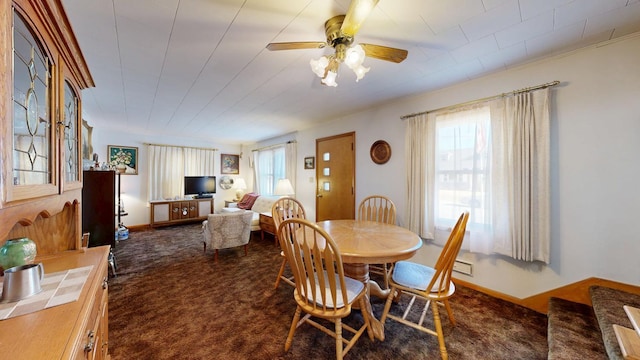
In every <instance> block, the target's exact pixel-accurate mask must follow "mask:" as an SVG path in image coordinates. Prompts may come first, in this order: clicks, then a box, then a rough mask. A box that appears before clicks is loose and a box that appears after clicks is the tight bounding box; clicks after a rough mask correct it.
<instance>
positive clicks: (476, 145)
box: [434, 105, 491, 244]
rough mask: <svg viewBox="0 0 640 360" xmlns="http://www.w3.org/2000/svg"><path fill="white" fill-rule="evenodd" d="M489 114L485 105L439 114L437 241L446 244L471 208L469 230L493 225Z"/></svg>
mask: <svg viewBox="0 0 640 360" xmlns="http://www.w3.org/2000/svg"><path fill="white" fill-rule="evenodd" d="M490 117H491V115H490V109H489V106H486V105H485V106H479V107H475V108H471V109H465V110H462V111H457V112H453V113H445V114H441V115H437V116H436V123H435V154H434V155H435V156H434V159H435V162H434V166H435V168H434V169H435V182H434V205H435V208H434V222H435V234H434V238H435V240H436V242H438V243H442V244H444V242H445V241H446V240H447V237H448V236H449V229H450V228H451V226H453V224H455V222H456V220H457V219H458V217H459V216H460V214H461V213H462V212H463V211H469V222H468V223H467V228H468V229H470V230H472V229H475V230H476V231H483V230H485V229H490V228H491V221H490V218H489V215H490V214H491V198H490V196H489V194H490V191H489V189H490V184H489V183H488V182H489V180H490V178H491V177H490V175H489V170H490V169H489V166H490V164H491V159H490V152H489V146H487V145H488V143H490V139H489V138H488V136H487V134H490Z"/></svg>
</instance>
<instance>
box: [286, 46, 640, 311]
mask: <svg viewBox="0 0 640 360" xmlns="http://www.w3.org/2000/svg"><path fill="white" fill-rule="evenodd" d="M639 56H640V34H635V36H631V37H627V38H625V39H624V40H620V41H614V42H610V43H606V44H601V45H600V46H594V47H590V48H586V49H582V50H579V51H575V52H572V53H570V54H568V55H564V56H560V57H555V58H552V59H546V60H543V61H539V62H536V63H532V64H528V65H526V66H522V67H518V68H514V69H510V70H506V71H502V72H500V73H496V74H493V75H490V76H486V77H483V78H479V79H475V80H472V81H468V82H466V83H464V84H460V85H457V86H454V87H450V88H447V89H444V90H441V91H437V92H431V93H426V94H421V95H418V96H414V97H412V98H405V99H402V100H400V101H397V102H394V103H390V104H384V105H382V106H381V107H379V108H375V109H369V110H367V111H363V112H360V113H357V114H353V115H351V116H349V117H345V118H340V119H335V121H333V122H331V123H329V124H327V125H323V126H320V127H317V128H314V129H310V130H305V131H300V132H299V134H298V143H299V150H298V153H299V160H300V163H301V164H302V159H303V158H304V156H309V155H313V154H314V151H315V139H316V138H320V137H324V136H330V135H335V134H339V133H343V132H348V131H355V132H356V143H357V156H356V166H357V192H356V202H359V201H360V200H361V199H362V198H363V197H364V196H366V195H368V194H373V193H381V194H384V195H388V196H390V197H391V198H392V199H393V200H394V202H396V205H397V206H398V210H399V216H398V218H399V222H400V223H401V224H402V223H404V221H405V205H406V186H405V180H404V173H405V165H404V128H405V125H404V123H403V122H402V121H401V120H400V119H399V118H400V116H402V115H406V114H410V113H414V112H421V111H425V110H431V109H436V108H440V107H443V106H447V105H454V104H458V103H463V102H466V101H471V100H475V99H479V98H483V97H487V96H493V95H496V94H500V93H504V92H509V91H511V90H515V89H521V88H525V87H529V86H534V85H538V84H542V83H547V82H551V81H554V80H560V81H561V84H560V85H559V86H557V87H555V88H554V89H553V102H552V116H551V121H552V125H551V128H552V164H551V167H552V172H551V174H552V175H551V176H552V178H551V185H552V202H551V206H552V212H551V216H552V219H551V223H552V229H551V230H552V234H551V242H552V245H551V263H550V264H549V265H548V266H546V265H544V264H542V263H525V262H521V261H515V260H511V259H509V258H507V257H503V256H487V255H477V254H471V253H463V254H461V256H460V257H461V258H463V259H466V260H468V261H471V262H472V263H473V266H474V268H473V270H474V274H473V276H472V277H468V276H466V275H459V274H456V277H459V278H461V279H463V280H466V281H469V282H472V283H476V284H478V285H480V286H484V287H487V288H490V289H493V290H496V291H499V292H503V293H506V294H509V295H512V296H515V297H520V298H523V297H527V296H530V295H534V294H537V293H540V292H543V291H546V290H550V289H553V288H556V287H559V286H562V285H565V284H568V283H572V282H575V281H579V280H582V279H585V278H588V277H600V278H605V279H610V280H615V281H621V282H625V283H632V284H637V285H640V268H639V267H638V263H639V262H638V256H639V254H640V241H639V240H640V237H639V236H638V235H637V233H636V232H635V226H633V224H634V223H635V221H637V220H636V219H637V217H638V215H639V214H640V191H639V190H638V189H637V185H636V183H637V180H638V178H640V160H638V159H637V157H638V155H639V154H640V65H639V63H638V59H639ZM372 71H375V68H374V69H372ZM365 85H366V84H365V83H363V86H365ZM378 139H383V140H386V141H387V142H389V144H390V145H391V148H392V156H391V160H390V161H389V162H388V163H386V164H384V165H376V164H375V163H373V162H372V161H371V159H370V158H369V149H370V146H371V144H372V143H373V142H374V141H375V140H378ZM300 168H302V165H301V166H300ZM310 171H311V170H299V172H298V178H299V179H301V178H305V177H307V178H308V177H309V176H311V175H309V174H311V172H310ZM313 191H314V186H313V184H310V183H308V182H300V181H299V183H298V190H297V194H296V196H297V197H298V198H299V199H301V200H302V201H303V203H304V204H305V206H306V207H311V208H313V207H314V204H315V202H314V201H315V200H314V198H313ZM439 251H440V248H439V247H437V246H434V245H426V246H425V247H423V249H422V250H421V251H420V253H419V254H418V256H416V258H415V260H416V261H420V262H423V263H425V264H433V263H434V262H435V259H436V257H437V255H438V254H439Z"/></svg>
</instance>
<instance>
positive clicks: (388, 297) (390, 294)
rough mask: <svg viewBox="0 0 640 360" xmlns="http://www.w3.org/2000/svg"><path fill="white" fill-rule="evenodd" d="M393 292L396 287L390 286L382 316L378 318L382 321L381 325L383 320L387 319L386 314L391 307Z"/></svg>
mask: <svg viewBox="0 0 640 360" xmlns="http://www.w3.org/2000/svg"><path fill="white" fill-rule="evenodd" d="M395 293H396V288H395V287H391V290H390V291H389V296H387V302H386V303H385V304H384V310H382V317H381V318H380V322H381V323H382V325H384V322H385V321H386V320H387V315H389V309H391V303H392V302H393V299H394V296H395Z"/></svg>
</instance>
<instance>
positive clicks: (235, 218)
mask: <svg viewBox="0 0 640 360" xmlns="http://www.w3.org/2000/svg"><path fill="white" fill-rule="evenodd" d="M252 215H253V213H252V212H251V211H245V210H240V211H237V212H232V213H224V214H209V215H208V217H207V220H205V221H203V222H202V233H203V236H204V237H203V244H204V252H206V251H207V246H209V248H211V249H214V250H215V258H214V259H215V262H218V249H228V248H232V247H237V246H244V254H245V255H247V244H249V240H250V239H251V219H252Z"/></svg>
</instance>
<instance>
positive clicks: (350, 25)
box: [267, 0, 408, 86]
mask: <svg viewBox="0 0 640 360" xmlns="http://www.w3.org/2000/svg"><path fill="white" fill-rule="evenodd" d="M378 1H379V0H352V1H351V4H350V5H349V10H347V13H346V14H345V15H337V16H334V17H332V18H330V19H329V20H327V21H326V22H325V23H324V29H325V34H326V36H327V41H326V42H319V41H301V42H276V43H269V44H267V49H269V50H271V51H276V50H297V49H322V48H324V47H326V46H331V47H332V48H334V50H335V53H334V54H332V55H329V56H323V57H321V58H320V59H318V60H313V59H312V60H311V61H310V62H309V63H310V65H311V69H312V70H313V72H314V73H315V74H316V75H318V77H320V78H321V79H322V83H323V84H325V85H328V86H337V85H338V84H337V83H336V81H335V79H336V77H337V74H338V67H339V66H340V64H341V63H345V64H346V65H347V66H349V68H350V69H352V70H353V71H354V72H355V74H356V81H358V80H360V79H362V78H363V77H364V74H365V73H366V72H367V71H369V68H367V67H364V66H362V62H363V61H364V58H365V56H368V57H372V58H375V59H379V60H385V61H391V62H395V63H400V62H402V61H403V60H404V59H406V58H407V54H408V51H407V50H403V49H396V48H392V47H387V46H381V45H373V44H355V43H354V37H355V35H356V33H357V32H358V30H360V26H361V25H362V23H363V22H364V20H365V19H366V18H367V16H369V13H371V10H373V8H374V7H375V6H376V4H378Z"/></svg>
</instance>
